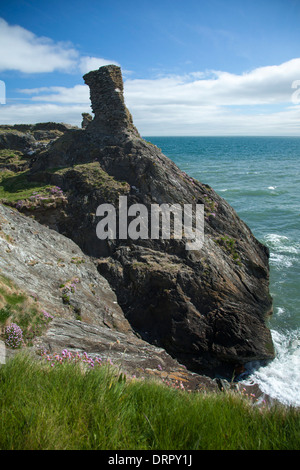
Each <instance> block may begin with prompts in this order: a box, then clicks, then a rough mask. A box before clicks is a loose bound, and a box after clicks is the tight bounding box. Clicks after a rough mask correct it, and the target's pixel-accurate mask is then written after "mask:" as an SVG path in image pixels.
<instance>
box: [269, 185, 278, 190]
mask: <svg viewBox="0 0 300 470" xmlns="http://www.w3.org/2000/svg"><path fill="white" fill-rule="evenodd" d="M276 188H277V186H268V189H276Z"/></svg>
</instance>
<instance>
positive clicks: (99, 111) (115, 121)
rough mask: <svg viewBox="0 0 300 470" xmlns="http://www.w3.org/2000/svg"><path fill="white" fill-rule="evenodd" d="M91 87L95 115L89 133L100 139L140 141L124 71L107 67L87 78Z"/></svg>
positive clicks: (113, 66)
mask: <svg viewBox="0 0 300 470" xmlns="http://www.w3.org/2000/svg"><path fill="white" fill-rule="evenodd" d="M83 79H84V81H85V83H86V84H87V85H88V86H89V87H90V99H91V103H92V105H91V107H92V110H93V113H94V115H95V117H94V119H93V120H92V121H91V122H90V123H89V124H88V126H87V130H88V131H92V132H94V133H95V132H96V133H97V134H98V135H107V136H119V137H120V136H122V137H123V138H124V137H126V136H135V137H140V135H139V133H138V131H137V129H136V128H135V127H134V125H133V121H132V116H131V114H130V112H129V111H128V109H127V108H126V105H125V101H124V95H123V89H124V88H123V79H122V73H121V68H120V67H118V66H116V65H105V66H103V67H100V68H99V69H98V70H93V71H92V72H89V73H87V74H85V75H84V76H83Z"/></svg>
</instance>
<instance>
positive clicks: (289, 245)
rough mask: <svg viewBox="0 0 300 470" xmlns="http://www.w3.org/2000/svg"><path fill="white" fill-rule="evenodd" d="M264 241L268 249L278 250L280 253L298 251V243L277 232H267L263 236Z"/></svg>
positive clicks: (299, 244) (299, 249) (299, 245)
mask: <svg viewBox="0 0 300 470" xmlns="http://www.w3.org/2000/svg"><path fill="white" fill-rule="evenodd" d="M265 242H266V244H267V245H268V247H269V248H270V249H272V248H273V250H274V251H276V252H277V251H280V252H281V253H294V254H298V253H300V243H299V242H298V241H297V242H293V241H291V240H290V239H289V238H288V237H286V236H285V235H279V234H277V233H269V234H268V235H266V236H265Z"/></svg>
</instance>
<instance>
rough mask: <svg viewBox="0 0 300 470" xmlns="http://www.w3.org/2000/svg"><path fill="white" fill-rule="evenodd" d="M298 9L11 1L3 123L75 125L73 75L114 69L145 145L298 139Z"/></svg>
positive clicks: (4, 9)
mask: <svg viewBox="0 0 300 470" xmlns="http://www.w3.org/2000/svg"><path fill="white" fill-rule="evenodd" d="M299 24H300V0H285V1H283V0H260V1H256V0H251V1H246V0H243V1H241V0H240V1H237V0H226V1H225V0H223V1H220V0H209V1H206V0H198V1H196V0H186V1H178V0H172V1H169V0H160V1H157V0H152V1H145V0H139V1H137V0H126V1H125V0H115V1H110V0H106V1H103V0H98V1H95V0H89V1H88V2H84V1H83V0H81V1H78V0H73V1H69V0H61V1H56V0H53V1H51V2H50V1H41V0H39V1H37V0H28V1H21V0H18V1H16V0H10V1H9V2H5V3H4V2H3V1H1V5H0V79H1V80H2V81H3V82H4V83H5V85H6V104H0V123H1V124H5V123H10V124H13V123H21V122H24V123H25V122H28V123H29V122H41V121H48V120H54V121H58V122H62V121H63V122H69V123H71V124H76V125H80V122H81V113H82V112H90V103H89V94H88V89H87V87H86V85H84V82H83V79H82V75H83V74H84V73H85V72H87V71H89V70H92V69H96V68H98V67H99V66H101V65H105V64H107V63H115V64H118V65H120V66H121V68H122V72H123V78H124V86H125V100H126V103H127V106H128V108H129V109H130V111H131V113H132V114H133V118H134V122H135V125H136V126H137V127H138V129H139V131H140V132H141V133H142V134H143V135H300V28H299Z"/></svg>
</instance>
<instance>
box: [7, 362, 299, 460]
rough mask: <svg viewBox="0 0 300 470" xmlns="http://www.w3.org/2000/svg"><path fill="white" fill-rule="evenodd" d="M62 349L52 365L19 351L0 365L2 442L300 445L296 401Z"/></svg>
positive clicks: (93, 446)
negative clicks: (172, 381) (128, 370)
mask: <svg viewBox="0 0 300 470" xmlns="http://www.w3.org/2000/svg"><path fill="white" fill-rule="evenodd" d="M65 357H66V361H64V362H63V363H62V364H58V365H57V366H53V367H51V366H52V364H53V362H52V361H47V359H46V361H45V360H44V359H43V360H42V361H41V363H37V362H36V361H32V360H31V359H30V358H29V357H26V356H25V357H23V356H17V357H15V358H14V360H11V361H10V362H8V363H7V364H6V365H5V366H2V367H1V368H0V384H1V387H0V403H1V405H2V406H1V411H0V413H1V420H0V449H1V450H17V449H22V450H71V449H74V450H103V449H109V450H122V449H125V450H130V449H134V450H145V449H148V450H184V451H188V450H201V449H204V450H229V449H231V450H253V449H255V450H263V449H266V450H281V449H282V450H283V449H290V450H292V449H294V450H296V449H299V442H300V439H299V433H300V420H299V411H297V410H295V409H288V408H283V407H281V406H278V407H276V408H274V407H273V408H272V409H269V408H267V407H266V408H262V407H260V408H258V407H254V406H252V404H251V402H250V400H249V399H248V398H246V397H243V396H242V395H240V394H234V393H232V392H230V393H229V392H226V393H219V394H210V393H208V394H203V393H197V392H195V393H188V392H186V391H181V390H178V389H174V388H172V387H167V386H165V385H163V384H158V383H155V382H144V381H140V380H135V379H132V378H130V379H126V377H125V376H124V375H120V373H119V372H118V371H117V370H116V369H114V368H113V367H111V366H108V365H102V366H99V365H97V366H96V365H95V367H93V368H91V367H88V362H86V366H85V368H84V369H83V368H82V366H79V364H78V363H77V365H76V364H74V363H72V362H70V361H69V360H68V357H67V356H66V355H65ZM53 361H55V359H53ZM83 371H85V373H84V372H83Z"/></svg>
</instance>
